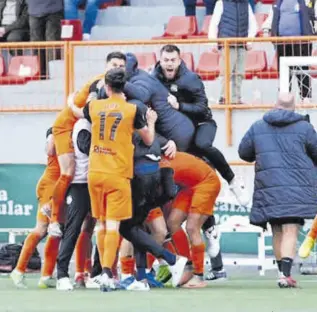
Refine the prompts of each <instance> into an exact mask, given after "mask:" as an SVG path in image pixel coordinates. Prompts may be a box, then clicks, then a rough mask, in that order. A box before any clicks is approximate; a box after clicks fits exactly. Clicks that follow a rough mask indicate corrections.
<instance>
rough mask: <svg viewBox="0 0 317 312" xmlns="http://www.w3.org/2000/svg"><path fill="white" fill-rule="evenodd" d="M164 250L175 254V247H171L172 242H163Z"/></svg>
mask: <svg viewBox="0 0 317 312" xmlns="http://www.w3.org/2000/svg"><path fill="white" fill-rule="evenodd" d="M164 248H165V249H167V250H168V251H169V252H171V253H173V254H174V255H176V254H177V252H176V249H175V246H174V245H173V242H172V241H168V242H165V243H164Z"/></svg>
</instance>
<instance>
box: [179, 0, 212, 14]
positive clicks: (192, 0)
mask: <svg viewBox="0 0 317 312" xmlns="http://www.w3.org/2000/svg"><path fill="white" fill-rule="evenodd" d="M216 1H217V0H204V4H205V7H206V15H212V14H213V12H214V8H215V4H216ZM183 2H184V6H185V15H186V16H195V15H196V3H197V0H183Z"/></svg>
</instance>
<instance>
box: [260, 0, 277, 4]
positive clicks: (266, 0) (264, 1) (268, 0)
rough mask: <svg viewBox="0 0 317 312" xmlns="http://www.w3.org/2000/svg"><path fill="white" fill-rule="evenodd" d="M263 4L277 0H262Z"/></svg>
mask: <svg viewBox="0 0 317 312" xmlns="http://www.w3.org/2000/svg"><path fill="white" fill-rule="evenodd" d="M261 2H262V3H263V4H273V3H274V2H275V1H274V0H261Z"/></svg>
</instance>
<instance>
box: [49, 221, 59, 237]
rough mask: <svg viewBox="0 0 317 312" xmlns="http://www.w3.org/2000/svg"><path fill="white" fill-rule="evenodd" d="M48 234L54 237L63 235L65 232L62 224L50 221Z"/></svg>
mask: <svg viewBox="0 0 317 312" xmlns="http://www.w3.org/2000/svg"><path fill="white" fill-rule="evenodd" d="M48 234H49V235H51V236H54V237H62V236H63V232H62V230H61V225H60V224H59V223H57V222H53V223H50V225H49V226H48Z"/></svg>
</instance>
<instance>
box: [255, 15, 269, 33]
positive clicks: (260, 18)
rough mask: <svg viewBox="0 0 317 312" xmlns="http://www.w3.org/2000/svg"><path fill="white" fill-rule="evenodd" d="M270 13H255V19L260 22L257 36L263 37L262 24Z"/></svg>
mask: <svg viewBox="0 0 317 312" xmlns="http://www.w3.org/2000/svg"><path fill="white" fill-rule="evenodd" d="M267 17H268V14H266V13H255V19H256V22H257V24H258V31H257V34H256V35H257V37H262V35H263V31H262V24H263V23H264V21H265V20H266V19H267Z"/></svg>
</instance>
